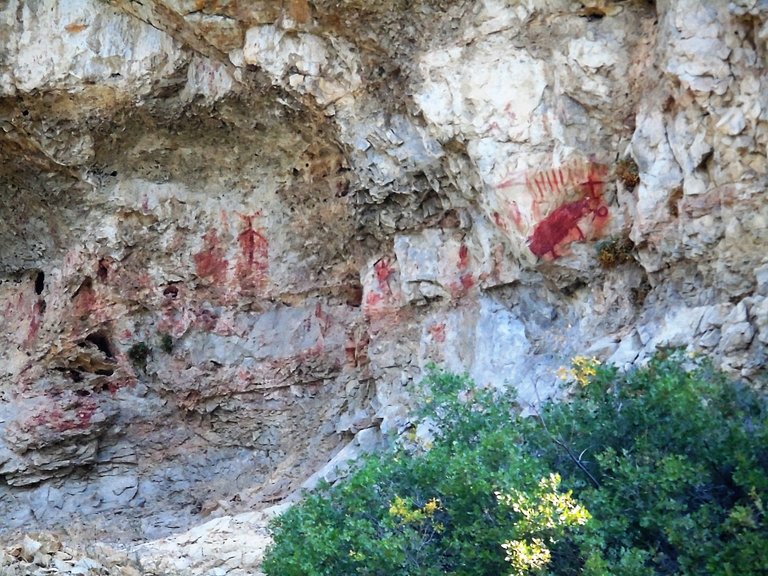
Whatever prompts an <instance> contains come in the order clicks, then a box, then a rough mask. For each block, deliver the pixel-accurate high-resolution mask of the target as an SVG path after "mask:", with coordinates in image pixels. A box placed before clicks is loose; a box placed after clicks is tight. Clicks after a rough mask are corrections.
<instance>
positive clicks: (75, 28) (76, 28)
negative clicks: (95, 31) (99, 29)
mask: <svg viewBox="0 0 768 576" xmlns="http://www.w3.org/2000/svg"><path fill="white" fill-rule="evenodd" d="M86 28H88V24H83V23H82V22H72V23H71V24H67V25H66V26H64V30H66V31H67V32H69V33H70V34H78V33H80V32H82V31H83V30H85V29H86Z"/></svg>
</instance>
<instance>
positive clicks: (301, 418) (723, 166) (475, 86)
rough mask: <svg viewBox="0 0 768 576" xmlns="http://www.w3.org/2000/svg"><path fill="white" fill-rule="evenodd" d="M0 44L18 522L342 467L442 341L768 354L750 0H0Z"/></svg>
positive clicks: (767, 89)
mask: <svg viewBox="0 0 768 576" xmlns="http://www.w3.org/2000/svg"><path fill="white" fill-rule="evenodd" d="M0 45H2V48H3V49H2V51H0V127H1V128H2V132H0V200H1V201H0V218H1V219H2V222H3V226H2V227H0V305H2V306H3V308H4V311H5V312H4V314H3V316H2V320H0V339H1V340H2V345H1V346H0V366H2V367H3V371H2V373H0V516H1V517H3V518H4V523H3V525H2V526H0V532H2V533H4V534H5V535H6V536H5V537H6V538H8V539H13V538H16V536H14V535H13V533H14V532H16V531H20V530H33V529H34V530H51V529H54V530H66V531H68V532H69V533H70V537H71V538H72V539H75V540H76V539H77V538H78V535H79V534H88V535H89V537H93V536H96V537H99V538H102V539H104V540H107V541H111V542H115V541H120V542H122V543H123V544H124V545H126V546H128V545H129V543H130V542H142V541H145V540H147V539H153V538H160V537H166V536H170V535H171V534H174V533H177V532H179V531H183V530H186V529H188V528H190V527H191V526H194V525H196V524H200V523H203V522H205V521H207V520H208V518H207V517H208V516H209V515H211V514H213V515H214V516H220V515H222V514H228V513H235V512H238V511H241V510H245V509H249V508H254V507H263V506H265V505H267V504H269V503H272V502H277V501H279V500H281V499H283V498H284V497H286V496H288V495H289V494H291V493H293V491H294V490H295V489H296V488H298V487H299V486H300V485H302V484H303V483H305V482H307V485H312V484H313V482H314V481H316V480H317V479H318V478H319V477H324V478H326V479H333V478H335V477H336V476H337V475H338V474H339V472H337V471H335V469H336V466H335V464H336V463H338V462H343V461H344V460H345V459H347V458H348V457H350V456H354V454H356V453H358V452H359V451H361V450H369V449H373V448H374V447H375V445H376V443H377V441H378V437H379V431H383V432H389V431H398V430H403V429H405V428H407V427H408V426H409V422H408V412H409V397H410V391H411V388H412V385H413V383H414V382H415V381H417V380H418V379H419V378H420V376H421V374H423V371H424V369H425V367H426V365H427V364H428V363H430V362H437V363H439V364H442V365H445V366H447V367H448V368H450V369H453V370H466V371H468V372H469V373H470V374H471V375H472V376H473V377H475V378H476V379H477V380H478V381H480V382H482V383H489V384H494V385H512V386H515V387H516V388H517V389H518V390H519V394H520V398H521V401H522V403H523V405H526V404H533V403H535V402H537V401H539V399H541V398H543V397H545V396H548V395H550V394H551V393H552V390H553V385H552V384H553V382H554V380H555V376H554V372H555V370H556V368H557V367H559V366H560V365H562V364H564V363H566V362H567V359H568V358H569V357H570V356H571V355H573V354H577V353H582V354H583V353H586V354H590V355H596V356H598V357H600V358H602V359H604V360H607V361H611V362H615V363H617V364H619V365H622V366H625V365H629V364H631V363H634V362H640V361H642V360H643V359H644V358H646V357H648V355H650V354H652V353H653V352H654V351H655V350H656V349H658V348H663V347H673V346H686V347H688V348H690V349H691V350H694V351H704V352H707V353H709V354H712V355H714V356H715V358H716V359H717V360H718V362H720V363H721V364H722V365H723V367H725V368H726V369H728V370H730V371H732V372H734V373H736V374H740V375H741V376H743V377H745V378H748V379H750V380H751V381H752V382H753V383H755V384H759V383H760V382H761V381H762V379H763V378H764V368H763V367H764V363H765V357H766V344H768V251H767V250H766V247H768V201H766V196H765V190H766V186H768V176H767V172H768V160H767V159H766V141H767V140H768V121H767V120H768V76H766V65H767V64H768V62H767V58H768V4H766V2H764V1H762V0H736V1H732V2H727V1H725V0H676V1H671V0H658V1H657V2H651V1H647V0H625V1H615V2H614V1H610V0H583V1H581V2H575V1H574V2H572V1H569V0H535V1H534V0H513V1H511V2H510V1H503V0H466V1H459V0H455V1H449V0H418V1H416V2H400V1H394V0H388V1H380V2H361V1H359V0H341V1H339V0H335V1H333V2H330V1H326V0H315V1H308V0H284V1H282V2H276V1H272V0H263V1H247V2H246V1H242V2H241V1H237V0H229V1H220V2H214V1H204V0H200V1H195V2H193V1H191V0H189V1H187V0H145V1H143V2H141V3H139V2H132V1H129V0H113V1H110V2H103V1H97V0H66V1H64V0H58V1H57V0H37V1H34V2H33V1H27V2H25V1H22V0H2V1H0ZM344 446H346V448H344V450H343V451H341V452H339V451H340V450H342V448H343V447H344ZM334 456H336V458H335V459H334V464H333V465H331V466H326V467H324V465H325V464H326V463H327V462H329V461H330V460H331V459H332V458H333V457H334ZM313 474H314V476H312V475H313ZM310 476H312V478H310ZM225 518H228V516H225ZM244 521H245V520H244ZM247 521H250V520H247ZM222 522H225V523H226V522H235V520H232V519H230V520H222ZM178 538H182V539H183V537H181V536H179V537H178ZM9 541H10V540H9ZM177 544H178V543H177ZM177 547H178V546H177ZM236 547H237V546H236ZM249 558H250V557H249ZM251 560H253V559H249V560H248V561H247V562H246V560H242V564H241V566H244V565H245V564H248V562H251ZM254 562H255V560H254ZM230 564H232V563H230ZM234 564H237V562H234ZM234 564H232V565H233V566H234ZM228 566H229V564H228ZM219 568H221V566H219V567H218V568H216V569H217V570H218V569H219ZM178 569H180V570H182V569H183V570H188V571H191V572H196V573H211V574H213V573H214V572H211V570H213V568H211V567H203V566H202V565H200V566H198V565H196V564H194V563H190V564H188V565H186V568H178ZM222 573H226V570H225V571H224V572H222Z"/></svg>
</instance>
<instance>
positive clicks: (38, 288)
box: [35, 270, 45, 296]
mask: <svg viewBox="0 0 768 576" xmlns="http://www.w3.org/2000/svg"><path fill="white" fill-rule="evenodd" d="M43 290H45V272H43V271H42V270H38V272H37V274H36V275H35V294H37V295H38V296H39V295H40V294H42V293H43Z"/></svg>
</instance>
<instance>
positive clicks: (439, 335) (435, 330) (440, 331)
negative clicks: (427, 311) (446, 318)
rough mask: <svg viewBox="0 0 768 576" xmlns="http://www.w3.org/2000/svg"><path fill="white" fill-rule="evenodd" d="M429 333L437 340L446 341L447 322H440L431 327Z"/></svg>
mask: <svg viewBox="0 0 768 576" xmlns="http://www.w3.org/2000/svg"><path fill="white" fill-rule="evenodd" d="M429 333H430V334H431V335H432V339H433V340H434V341H435V342H441V343H442V342H445V322H440V323H439V324H435V325H434V326H431V327H430V328H429Z"/></svg>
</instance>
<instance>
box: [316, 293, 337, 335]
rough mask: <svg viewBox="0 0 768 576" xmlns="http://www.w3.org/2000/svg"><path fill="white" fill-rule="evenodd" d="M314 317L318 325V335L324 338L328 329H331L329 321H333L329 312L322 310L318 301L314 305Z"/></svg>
mask: <svg viewBox="0 0 768 576" xmlns="http://www.w3.org/2000/svg"><path fill="white" fill-rule="evenodd" d="M315 318H317V320H318V322H319V325H320V335H321V336H322V337H323V338H325V336H326V335H327V334H328V331H329V330H330V329H331V323H332V322H333V319H332V318H331V315H330V314H327V313H326V312H324V311H323V307H322V305H321V304H320V302H318V303H317V305H316V306H315Z"/></svg>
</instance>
